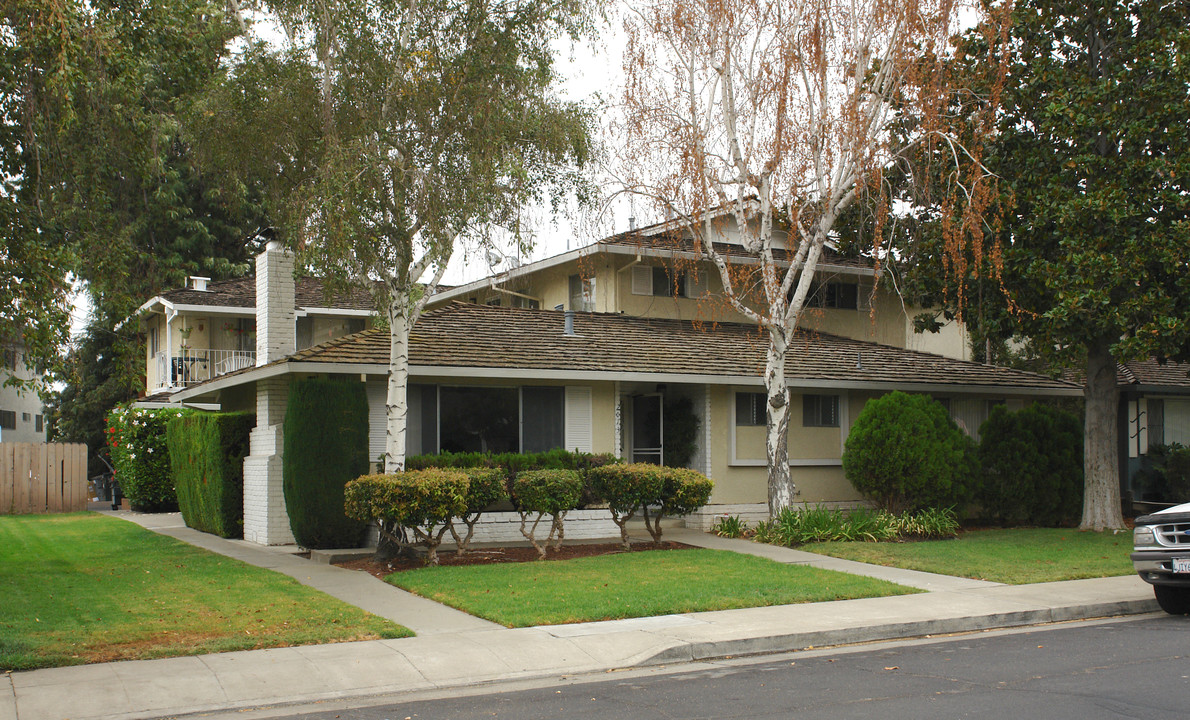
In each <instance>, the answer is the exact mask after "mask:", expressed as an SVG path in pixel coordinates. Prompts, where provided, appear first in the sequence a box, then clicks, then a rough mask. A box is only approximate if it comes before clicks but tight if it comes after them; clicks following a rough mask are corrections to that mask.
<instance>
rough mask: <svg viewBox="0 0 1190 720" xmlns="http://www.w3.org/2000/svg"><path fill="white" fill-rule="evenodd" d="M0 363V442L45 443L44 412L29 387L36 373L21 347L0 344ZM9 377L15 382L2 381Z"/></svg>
mask: <svg viewBox="0 0 1190 720" xmlns="http://www.w3.org/2000/svg"><path fill="white" fill-rule="evenodd" d="M0 363H3V368H0V442H22V443H43V442H45V436H46V427H45V410H43V409H42V405H41V398H40V397H39V396H38V394H37V391H36V390H35V389H33V388H32V387H30V386H29V384H30V383H31V382H34V381H38V380H39V378H40V373H39V372H38V371H37V369H36V368H35V367H31V366H30V365H29V363H28V357H27V356H26V354H25V346H24V344H23V343H20V342H8V343H0ZM10 378H12V379H15V380H16V381H17V382H15V383H8V382H5V381H6V380H8V379H10Z"/></svg>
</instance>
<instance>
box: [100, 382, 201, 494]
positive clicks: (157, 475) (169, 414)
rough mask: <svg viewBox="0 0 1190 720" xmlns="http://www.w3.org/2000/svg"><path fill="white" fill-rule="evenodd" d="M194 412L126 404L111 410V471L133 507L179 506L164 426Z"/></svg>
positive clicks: (109, 428)
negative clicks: (137, 406) (136, 406)
mask: <svg viewBox="0 0 1190 720" xmlns="http://www.w3.org/2000/svg"><path fill="white" fill-rule="evenodd" d="M193 412H194V411H193V410H184V409H176V410H175V409H172V408H171V409H146V408H135V407H129V406H127V405H125V406H121V407H117V408H114V409H112V411H111V412H110V413H108V415H107V445H108V453H109V455H110V457H111V460H112V475H113V477H114V478H115V480H116V481H117V482H118V483H120V490H121V491H122V492H123V493H124V497H126V498H128V502H129V504H130V505H131V506H132V509H133V510H138V511H140V512H174V511H175V510H177V509H178V496H177V493H176V492H175V490H174V480H173V476H172V475H171V473H170V463H169V446H168V445H167V444H166V439H165V427H166V424H167V423H168V422H169V421H170V420H174V419H177V418H181V417H184V416H186V415H189V414H192V413H193Z"/></svg>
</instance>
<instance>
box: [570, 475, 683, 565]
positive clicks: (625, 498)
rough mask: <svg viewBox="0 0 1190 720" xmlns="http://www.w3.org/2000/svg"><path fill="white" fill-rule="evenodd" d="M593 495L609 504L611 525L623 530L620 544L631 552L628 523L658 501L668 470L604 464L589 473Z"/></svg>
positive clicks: (588, 478) (588, 479)
mask: <svg viewBox="0 0 1190 720" xmlns="http://www.w3.org/2000/svg"><path fill="white" fill-rule="evenodd" d="M587 483H588V487H590V489H591V493H592V494H593V495H594V496H595V497H596V498H598V499H599V500H600V501H602V502H606V503H607V508H608V510H610V511H611V514H612V522H614V523H615V524H616V526H617V527H619V528H620V542H622V543H623V544H624V549H625V550H631V549H632V544H631V543H630V542H629V540H628V527H627V524H628V521H629V520H631V519H632V518H633V517H635V516H636V513H637V511H638V510H640V509H641V507H642V506H644V505H647V504H648V503H656V502H659V499H660V497H661V493H662V491H663V489H664V487H665V469H664V468H661V467H658V466H657V465H652V464H649V463H633V464H632V465H604V466H603V467H598V468H592V469H591V471H590V472H588V473H587Z"/></svg>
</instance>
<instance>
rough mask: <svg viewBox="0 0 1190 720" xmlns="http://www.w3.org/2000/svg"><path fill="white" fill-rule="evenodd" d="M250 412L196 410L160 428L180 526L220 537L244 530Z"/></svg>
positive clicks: (253, 418) (252, 417) (252, 418)
mask: <svg viewBox="0 0 1190 720" xmlns="http://www.w3.org/2000/svg"><path fill="white" fill-rule="evenodd" d="M255 424H256V415H254V414H253V413H246V412H242V413H198V414H194V415H187V416H184V417H180V418H177V417H175V418H173V419H172V420H170V421H169V424H168V425H167V427H166V433H165V434H166V443H167V444H168V445H169V458H170V467H171V470H172V475H173V479H174V486H175V488H176V489H177V493H178V508H179V509H180V510H181V511H182V519H183V520H185V521H186V526H187V527H191V528H194V529H195V530H201V531H203V532H208V533H212V534H215V535H219V536H220V537H225V538H238V537H242V536H243V534H244V456H245V455H247V454H248V433H249V432H251V430H252V427H253V426H254V425H255Z"/></svg>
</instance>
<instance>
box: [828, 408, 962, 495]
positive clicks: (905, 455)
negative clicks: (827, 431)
mask: <svg viewBox="0 0 1190 720" xmlns="http://www.w3.org/2000/svg"><path fill="white" fill-rule="evenodd" d="M975 463H976V461H975V443H974V442H973V441H972V440H971V438H969V437H967V436H966V435H965V434H964V433H963V431H962V430H960V429H959V428H958V426H957V425H955V424H954V422H953V421H951V419H950V417H949V416H948V415H947V412H946V408H944V407H942V405H941V404H940V403H938V402H937V401H936V400H934V399H932V398H930V397H927V396H925V395H908V394H906V393H903V392H899V391H898V392H891V393H889V394H887V395H885V396H883V397H880V398H877V399H875V400H871V401H869V402H868V403H867V404H866V405H864V409H863V411H861V412H860V414H859V417H858V418H856V420H855V425H854V426H853V427H852V428H851V434H850V435H848V436H847V442H846V444H845V446H844V451H843V472H844V474H845V475H846V476H847V479H848V480H849V481H851V484H852V485H854V486H855V489H856V490H858V491H859V492H860V493H862V494H863V495H864V496H866V497H868V498H871V499H872V500H875V501H876V502H877V503H878V504H879V505H880V506H881V507H882V508H884V509H886V510H888V511H889V512H898V513H899V512H902V511H905V510H911V511H916V510H921V509H924V508H928V507H948V506H951V505H956V504H959V503H962V502H964V501H965V500H966V499H967V497H968V495H969V488H970V484H971V482H972V479H973V478H974V476H975V473H976V464H975Z"/></svg>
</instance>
